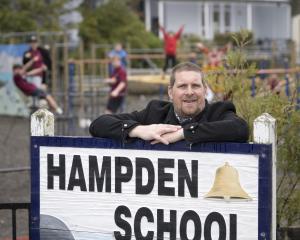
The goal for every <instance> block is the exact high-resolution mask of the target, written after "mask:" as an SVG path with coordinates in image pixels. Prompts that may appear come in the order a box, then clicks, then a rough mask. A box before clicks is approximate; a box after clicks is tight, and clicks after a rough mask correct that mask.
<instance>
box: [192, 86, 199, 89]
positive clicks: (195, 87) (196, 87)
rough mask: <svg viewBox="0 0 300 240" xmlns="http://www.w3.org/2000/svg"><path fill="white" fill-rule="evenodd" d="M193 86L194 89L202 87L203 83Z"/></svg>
mask: <svg viewBox="0 0 300 240" xmlns="http://www.w3.org/2000/svg"><path fill="white" fill-rule="evenodd" d="M193 88H194V89H198V88H201V85H193Z"/></svg>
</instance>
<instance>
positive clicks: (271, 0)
mask: <svg viewBox="0 0 300 240" xmlns="http://www.w3.org/2000/svg"><path fill="white" fill-rule="evenodd" d="M158 1H160V2H239V3H291V0H209V1H208V0H158Z"/></svg>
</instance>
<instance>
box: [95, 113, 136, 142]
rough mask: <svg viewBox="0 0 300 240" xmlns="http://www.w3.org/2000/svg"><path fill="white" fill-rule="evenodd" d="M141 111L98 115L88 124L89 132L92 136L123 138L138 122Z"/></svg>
mask: <svg viewBox="0 0 300 240" xmlns="http://www.w3.org/2000/svg"><path fill="white" fill-rule="evenodd" d="M139 115H141V112H133V113H128V114H127V113H126V114H118V115H113V114H105V115H102V116H100V117H98V118H97V119H96V120H94V121H93V122H92V123H91V125H90V129H89V131H90V134H91V135H92V136H93V137H103V138H113V139H118V140H121V139H124V138H127V136H128V134H129V132H130V131H131V130H132V129H133V128H134V127H135V126H137V125H139V124H140V119H139Z"/></svg>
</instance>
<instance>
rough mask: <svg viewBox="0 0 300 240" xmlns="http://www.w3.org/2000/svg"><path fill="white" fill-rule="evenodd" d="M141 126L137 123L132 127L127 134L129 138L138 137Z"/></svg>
mask: <svg viewBox="0 0 300 240" xmlns="http://www.w3.org/2000/svg"><path fill="white" fill-rule="evenodd" d="M141 127H142V126H141V125H138V126H136V127H134V128H133V129H131V130H130V132H129V133H128V136H129V137H131V138H136V137H139V132H140V129H141Z"/></svg>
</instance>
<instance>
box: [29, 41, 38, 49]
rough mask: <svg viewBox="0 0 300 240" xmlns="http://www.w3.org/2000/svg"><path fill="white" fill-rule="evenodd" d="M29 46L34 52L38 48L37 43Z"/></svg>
mask: <svg viewBox="0 0 300 240" xmlns="http://www.w3.org/2000/svg"><path fill="white" fill-rule="evenodd" d="M30 46H31V48H32V49H34V50H36V49H37V47H38V43H37V42H31V43H30Z"/></svg>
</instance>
